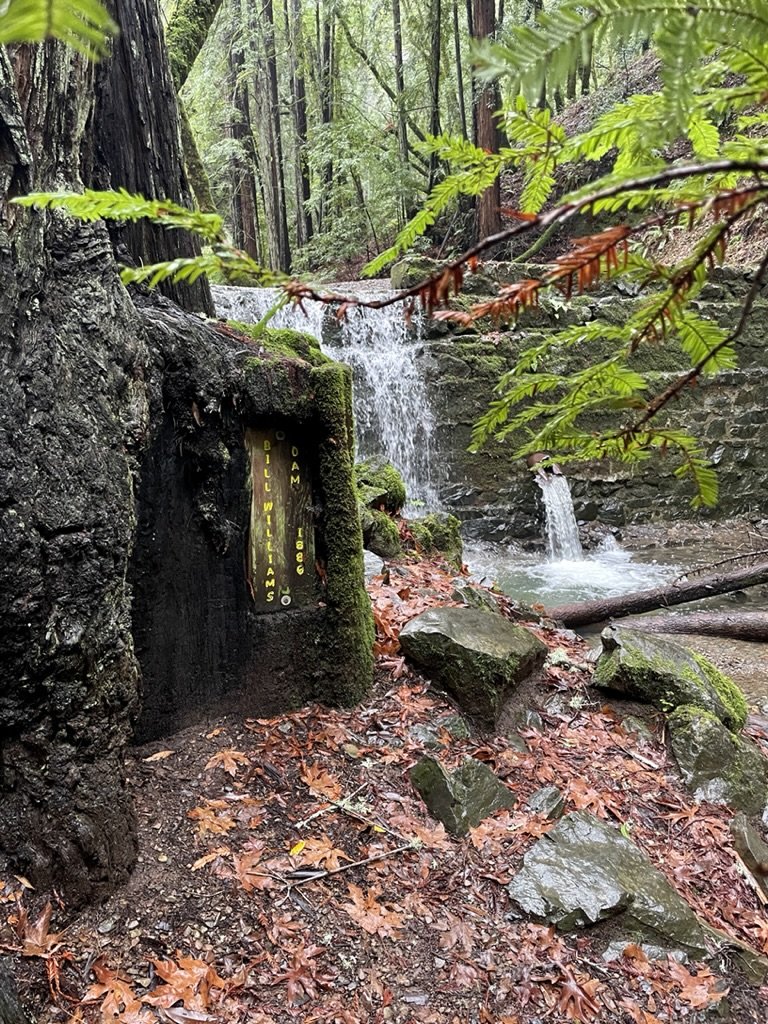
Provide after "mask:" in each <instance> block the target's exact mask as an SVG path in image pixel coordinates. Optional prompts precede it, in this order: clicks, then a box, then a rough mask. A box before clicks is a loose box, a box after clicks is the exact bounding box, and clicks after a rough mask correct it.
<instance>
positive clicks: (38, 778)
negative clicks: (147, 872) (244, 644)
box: [0, 0, 210, 904]
mask: <svg viewBox="0 0 768 1024" xmlns="http://www.w3.org/2000/svg"><path fill="white" fill-rule="evenodd" d="M117 17H118V21H119V24H120V27H121V35H120V37H119V38H118V40H117V41H116V43H115V46H114V52H113V56H112V57H111V58H110V59H108V60H106V61H104V62H103V63H102V64H101V65H99V66H98V67H94V66H92V65H89V64H88V63H87V62H86V61H85V60H84V59H83V58H82V57H80V56H78V55H76V54H73V53H72V52H71V51H69V50H66V49H65V48H64V47H62V46H60V45H58V44H53V43H49V44H46V45H45V46H40V47H27V46H24V47H16V48H14V49H13V50H11V51H10V52H5V51H3V50H2V49H0V294H2V296H3V301H2V303H0V337H2V339H3V345H2V347H0V378H1V379H2V381H3V385H2V387H3V401H2V402H0V617H1V618H2V622H3V653H2V669H3V672H2V677H3V685H2V688H0V858H2V857H3V856H5V857H6V858H7V859H8V861H9V862H10V863H12V864H13V865H14V866H16V867H17V868H18V869H22V870H24V872H25V873H28V874H30V875H31V877H32V878H33V880H34V881H35V883H36V884H37V885H41V886H49V885H52V884H55V885H57V886H59V887H60V888H61V890H62V891H63V892H64V895H65V897H66V898H67V899H68V900H69V901H70V904H76V903H78V902H81V901H83V900H86V899H90V898H93V897H98V896H100V895H101V894H103V893H104V892H106V891H107V890H108V889H109V888H111V887H112V886H114V885H115V884H116V883H118V882H120V881H121V880H123V879H125V878H126V877H127V874H128V872H129V870H130V868H131V866H132V864H133V861H134V859H135V854H136V846H135V828H134V819H133V812H132V809H131V805H130V802H129V800H128V797H127V794H126V790H125V786H124V782H123V772H122V750H123V748H124V746H125V744H126V741H127V738H128V736H129V734H130V725H131V718H132V716H133V714H134V712H135V710H136V707H137V702H138V690H139V672H138V667H137V663H136V659H135V656H134V650H133V640H132V636H131V622H130V594H129V590H128V585H127V583H126V574H127V570H128V564H129V557H130V553H131V545H132V542H133V530H134V482H133V479H132V473H133V471H134V468H135V460H136V457H137V455H138V453H139V452H140V450H141V448H142V446H143V444H144V443H145V438H146V433H147V429H148V423H149V419H150V408H149V402H148V396H149V383H150V382H149V381H148V380H147V377H148V373H149V371H148V367H150V366H151V365H152V364H151V360H150V359H149V357H148V336H147V333H146V331H145V329H144V325H143V321H142V318H141V316H140V315H139V313H138V312H137V309H136V307H135V305H134V303H133V301H132V300H131V297H130V296H129V294H128V293H127V292H126V290H125V289H124V288H123V287H122V285H121V284H120V280H119V275H118V268H117V265H116V262H115V257H114V249H113V246H115V247H117V249H118V251H119V253H120V256H121V258H126V259H129V258H132V259H137V260H138V259H143V260H155V259H162V258H166V257H168V256H169V255H170V254H171V253H175V252H184V253H188V254H191V253H194V252H195V251H196V244H195V243H194V241H193V240H192V239H190V238H184V237H182V236H179V235H176V236H175V237H174V236H170V235H168V234H161V233H154V232H151V231H150V230H148V229H147V228H146V227H145V226H138V225H137V226H135V227H130V228H126V229H124V230H121V231H119V232H115V234H114V236H113V238H110V235H109V233H108V232H107V230H106V229H105V227H104V225H103V224H100V223H96V224H80V223H77V222H74V221H72V220H71V219H70V218H68V217H67V216H65V215H63V214H60V213H55V214H41V213H38V212H32V211H23V210H21V209H19V208H16V207H13V206H10V205H9V203H8V200H9V198H10V197H11V196H13V195H16V194H20V193H23V192H25V191H28V190H30V189H35V190H52V189H62V188H65V189H66V188H69V189H78V188H81V187H82V186H83V185H84V184H94V185H97V186H101V187H109V186H113V185H114V186H125V187H126V188H129V189H135V190H137V191H142V192H145V193H147V194H150V195H166V196H170V197H171V198H174V199H177V200H181V201H185V200H187V199H188V190H187V185H186V179H185V177H184V173H183V167H182V163H181V156H180V144H179V131H178V119H177V110H176V99H175V90H174V88H173V83H172V81H171V77H170V72H169V71H168V67H167V58H166V54H165V48H164V42H163V38H162V32H161V28H160V21H159V13H158V10H157V7H156V4H155V2H154V0H123V2H121V3H120V4H119V10H118V11H117ZM173 293H174V295H175V297H177V298H178V299H179V300H180V301H181V302H183V303H184V304H185V305H188V306H192V307H193V308H195V309H209V308H210V297H209V294H208V291H207V287H202V288H199V289H197V290H191V291H189V292H187V293H186V294H185V293H181V292H178V293H176V291H175V290H174V292H173Z"/></svg>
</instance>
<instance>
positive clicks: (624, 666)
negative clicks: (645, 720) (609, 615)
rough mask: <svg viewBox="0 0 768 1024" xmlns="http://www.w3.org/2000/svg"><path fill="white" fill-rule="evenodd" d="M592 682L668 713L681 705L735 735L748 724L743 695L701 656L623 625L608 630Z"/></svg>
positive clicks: (604, 636) (602, 637) (603, 634)
mask: <svg viewBox="0 0 768 1024" xmlns="http://www.w3.org/2000/svg"><path fill="white" fill-rule="evenodd" d="M601 639H602V642H603V651H602V654H601V655H600V658H599V659H598V662H597V667H596V668H595V674H594V679H593V682H594V683H595V685H596V686H600V687H602V688H603V689H607V690H615V691H617V692H619V693H624V694H626V695H627V696H629V697H636V698H637V699H638V700H642V701H645V702H646V703H648V704H652V705H653V706H654V707H657V708H659V710H660V711H664V712H666V713H667V714H669V712H671V711H674V709H675V708H677V707H680V706H681V705H683V704H687V705H692V706H694V707H699V708H703V709H704V711H710V712H711V713H712V714H713V715H716V716H717V717H718V718H719V719H720V721H721V722H723V723H724V724H725V725H727V726H728V728H729V729H733V730H734V731H738V730H739V729H741V728H743V726H744V723H745V722H746V720H747V702H746V700H745V699H744V694H743V693H742V692H741V690H740V689H739V688H738V686H736V684H735V683H733V682H732V681H731V680H730V679H728V677H727V676H724V675H723V674H722V672H720V671H719V670H718V669H716V668H715V666H714V665H712V664H711V662H709V661H707V659H706V658H704V657H702V656H701V655H700V654H696V653H694V652H693V651H689V650H688V648H687V647H682V646H681V645H680V644H676V643H674V642H673V641H671V640H661V639H659V638H658V637H656V636H649V635H648V634H647V633H643V632H641V631H640V630H633V629H627V628H626V627H625V626H608V627H607V628H606V629H604V630H603V632H602V634H601Z"/></svg>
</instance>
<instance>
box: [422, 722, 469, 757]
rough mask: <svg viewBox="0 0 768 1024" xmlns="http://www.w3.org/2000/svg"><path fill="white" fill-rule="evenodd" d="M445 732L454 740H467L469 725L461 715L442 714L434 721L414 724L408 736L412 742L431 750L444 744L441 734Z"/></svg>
mask: <svg viewBox="0 0 768 1024" xmlns="http://www.w3.org/2000/svg"><path fill="white" fill-rule="evenodd" d="M445 733H447V734H448V735H449V736H450V737H451V739H454V740H468V739H469V736H470V732H469V726H468V725H467V723H466V722H465V721H464V719H463V718H462V717H461V715H443V716H442V717H441V718H438V719H437V720H436V721H434V722H430V723H428V724H425V725H421V724H420V725H414V727H413V728H412V729H411V730H410V736H411V739H412V740H413V742H414V743H418V744H419V745H420V746H422V747H429V748H431V749H433V750H436V749H438V748H439V747H442V746H445V744H444V742H443V740H442V739H441V734H443V735H444V734H445Z"/></svg>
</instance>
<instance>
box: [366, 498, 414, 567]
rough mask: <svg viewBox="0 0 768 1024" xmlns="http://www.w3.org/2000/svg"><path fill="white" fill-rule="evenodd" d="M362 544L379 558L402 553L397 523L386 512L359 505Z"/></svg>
mask: <svg viewBox="0 0 768 1024" xmlns="http://www.w3.org/2000/svg"><path fill="white" fill-rule="evenodd" d="M360 525H361V526H362V529H363V546H364V547H365V548H366V549H367V550H368V551H372V552H373V554H374V555H378V556H379V557H380V558H398V557H399V556H400V555H402V553H403V548H402V544H401V543H400V531H399V530H398V528H397V523H395V522H394V520H392V519H390V517H389V516H388V515H387V513H386V512H380V511H379V510H378V509H375V508H366V507H365V505H362V504H361V506H360Z"/></svg>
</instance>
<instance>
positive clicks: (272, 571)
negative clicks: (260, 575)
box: [267, 566, 275, 576]
mask: <svg viewBox="0 0 768 1024" xmlns="http://www.w3.org/2000/svg"><path fill="white" fill-rule="evenodd" d="M274 575H275V570H274V569H273V568H272V566H270V567H269V568H268V569H267V576H274Z"/></svg>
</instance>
